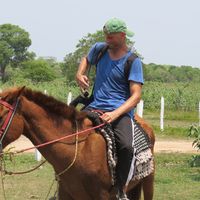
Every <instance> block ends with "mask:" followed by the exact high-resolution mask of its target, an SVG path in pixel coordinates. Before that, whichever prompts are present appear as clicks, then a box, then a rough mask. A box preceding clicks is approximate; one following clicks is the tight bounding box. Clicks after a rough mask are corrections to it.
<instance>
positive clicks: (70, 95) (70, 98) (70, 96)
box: [67, 91, 72, 105]
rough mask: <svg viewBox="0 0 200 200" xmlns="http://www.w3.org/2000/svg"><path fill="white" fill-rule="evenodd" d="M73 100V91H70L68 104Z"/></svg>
mask: <svg viewBox="0 0 200 200" xmlns="http://www.w3.org/2000/svg"><path fill="white" fill-rule="evenodd" d="M71 101H72V92H71V91H70V92H69V94H68V96H67V105H69V104H70V103H71Z"/></svg>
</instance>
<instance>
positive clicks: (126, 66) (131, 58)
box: [124, 53, 138, 81]
mask: <svg viewBox="0 0 200 200" xmlns="http://www.w3.org/2000/svg"><path fill="white" fill-rule="evenodd" d="M136 58H138V56H137V55H136V54H135V53H132V54H131V55H130V56H129V57H128V58H127V60H126V62H125V64H124V75H125V78H126V80H127V81H128V77H129V74H130V70H131V66H132V63H133V62H134V61H135V59H136Z"/></svg>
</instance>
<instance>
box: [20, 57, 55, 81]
mask: <svg viewBox="0 0 200 200" xmlns="http://www.w3.org/2000/svg"><path fill="white" fill-rule="evenodd" d="M22 68H23V74H24V78H28V79H30V80H31V81H33V82H48V81H52V80H54V79H55V78H56V77H57V76H58V75H57V73H56V71H55V70H54V69H53V68H52V67H51V66H50V65H49V63H48V62H47V61H45V60H41V59H39V60H32V61H27V62H24V63H22Z"/></svg>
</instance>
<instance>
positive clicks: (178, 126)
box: [143, 110, 198, 139]
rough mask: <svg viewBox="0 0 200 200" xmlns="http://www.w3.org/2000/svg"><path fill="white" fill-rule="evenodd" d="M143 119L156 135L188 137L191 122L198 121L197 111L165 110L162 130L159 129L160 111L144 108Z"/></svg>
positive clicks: (162, 136)
mask: <svg viewBox="0 0 200 200" xmlns="http://www.w3.org/2000/svg"><path fill="white" fill-rule="evenodd" d="M143 117H144V119H145V120H146V121H147V122H148V123H149V124H151V126H152V127H153V129H154V131H155V134H156V136H157V137H161V138H171V137H173V138H180V139H188V129H189V127H190V125H191V124H194V123H198V112H191V111H190V112H189V111H188V112H186V111H169V110H168V111H165V115H164V130H163V131H161V130H160V111H158V110H157V111H149V110H144V116H143Z"/></svg>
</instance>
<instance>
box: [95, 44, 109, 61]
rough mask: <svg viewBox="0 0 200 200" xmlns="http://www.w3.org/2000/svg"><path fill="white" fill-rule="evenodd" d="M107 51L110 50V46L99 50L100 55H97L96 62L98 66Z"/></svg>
mask: <svg viewBox="0 0 200 200" xmlns="http://www.w3.org/2000/svg"><path fill="white" fill-rule="evenodd" d="M107 50H108V45H105V46H103V47H102V48H101V49H100V50H99V52H98V55H97V57H96V60H95V64H96V65H97V64H98V62H99V61H100V59H101V58H102V57H103V55H104V54H105V53H106V51H107Z"/></svg>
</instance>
